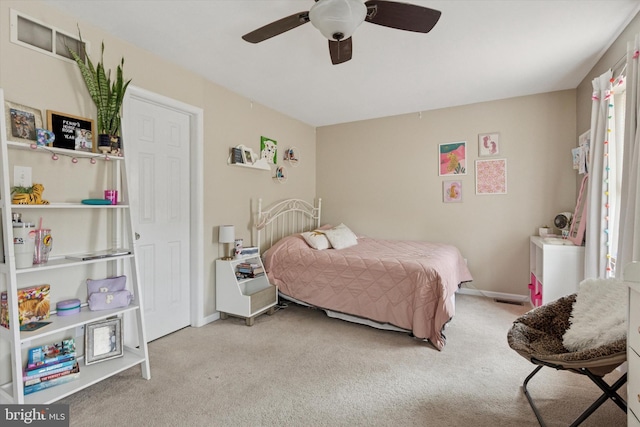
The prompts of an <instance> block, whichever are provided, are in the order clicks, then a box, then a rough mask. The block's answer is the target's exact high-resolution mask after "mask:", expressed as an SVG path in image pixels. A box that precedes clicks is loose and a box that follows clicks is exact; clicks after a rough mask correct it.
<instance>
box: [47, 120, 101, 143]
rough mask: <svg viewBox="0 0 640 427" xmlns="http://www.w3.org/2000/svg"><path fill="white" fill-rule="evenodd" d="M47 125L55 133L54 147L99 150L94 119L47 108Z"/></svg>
mask: <svg viewBox="0 0 640 427" xmlns="http://www.w3.org/2000/svg"><path fill="white" fill-rule="evenodd" d="M47 125H48V127H49V130H50V131H51V132H53V134H54V135H55V139H54V140H53V146H54V147H58V148H65V149H67V150H76V151H87V152H90V153H97V152H98V149H97V144H96V141H95V134H96V133H95V126H94V121H93V119H88V118H85V117H79V116H74V115H71V114H66V113H60V112H57V111H52V110H47Z"/></svg>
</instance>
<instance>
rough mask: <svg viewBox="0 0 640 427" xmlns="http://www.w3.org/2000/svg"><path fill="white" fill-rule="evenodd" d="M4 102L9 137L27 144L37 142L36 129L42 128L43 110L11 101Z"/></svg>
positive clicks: (10, 139) (11, 139)
mask: <svg viewBox="0 0 640 427" xmlns="http://www.w3.org/2000/svg"><path fill="white" fill-rule="evenodd" d="M4 104H5V116H6V117H5V120H6V121H5V124H6V126H7V139H8V140H9V141H18V142H25V143H27V144H33V143H34V142H36V141H37V139H38V137H37V131H36V129H38V128H42V111H40V110H37V109H35V108H31V107H27V106H26V105H20V104H16V103H13V102H10V101H5V103H4Z"/></svg>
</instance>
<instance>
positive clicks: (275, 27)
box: [242, 12, 309, 43]
mask: <svg viewBox="0 0 640 427" xmlns="http://www.w3.org/2000/svg"><path fill="white" fill-rule="evenodd" d="M307 22H309V12H299V13H296V14H294V15H291V16H287V17H286V18H282V19H279V20H277V21H274V22H272V23H270V24H267V25H265V26H264V27H260V28H258V29H257V30H253V31H251V32H250V33H247V34H245V35H244V36H242V38H243V39H244V40H245V41H248V42H249V43H260V42H261V41H265V40H267V39H270V38H271V37H274V36H277V35H278V34H282V33H284V32H286V31H289V30H293V29H294V28H296V27H299V26H300V25H302V24H306V23H307Z"/></svg>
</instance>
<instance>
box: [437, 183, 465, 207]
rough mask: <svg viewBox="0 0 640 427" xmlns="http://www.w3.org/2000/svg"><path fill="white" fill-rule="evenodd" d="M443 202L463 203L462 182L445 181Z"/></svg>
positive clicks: (443, 184)
mask: <svg viewBox="0 0 640 427" xmlns="http://www.w3.org/2000/svg"><path fill="white" fill-rule="evenodd" d="M442 201H443V202H444V203H460V202H462V181H444V182H443V183H442Z"/></svg>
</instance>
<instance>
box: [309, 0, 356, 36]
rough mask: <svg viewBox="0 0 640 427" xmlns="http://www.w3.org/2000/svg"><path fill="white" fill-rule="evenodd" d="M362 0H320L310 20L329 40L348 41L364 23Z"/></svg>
mask: <svg viewBox="0 0 640 427" xmlns="http://www.w3.org/2000/svg"><path fill="white" fill-rule="evenodd" d="M366 15H367V7H366V6H365V5H364V3H363V2H362V0H320V1H318V2H317V3H314V5H313V6H311V9H310V10H309V20H310V21H311V23H312V24H313V26H314V27H316V28H317V29H318V30H320V32H321V33H322V35H323V36H325V37H326V38H327V39H329V40H346V39H348V38H349V37H351V35H352V34H353V32H354V31H355V30H356V28H358V26H359V25H360V24H362V22H363V21H364V18H365V16H366Z"/></svg>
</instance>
